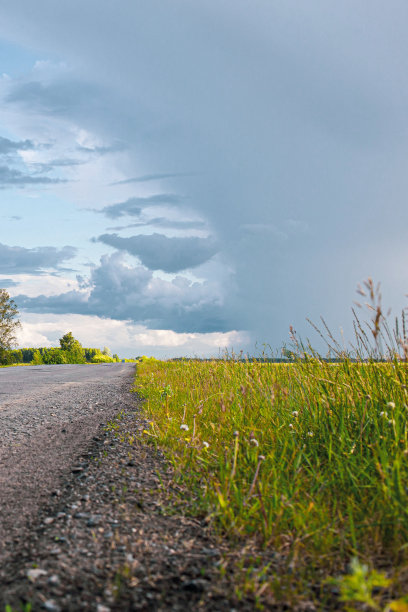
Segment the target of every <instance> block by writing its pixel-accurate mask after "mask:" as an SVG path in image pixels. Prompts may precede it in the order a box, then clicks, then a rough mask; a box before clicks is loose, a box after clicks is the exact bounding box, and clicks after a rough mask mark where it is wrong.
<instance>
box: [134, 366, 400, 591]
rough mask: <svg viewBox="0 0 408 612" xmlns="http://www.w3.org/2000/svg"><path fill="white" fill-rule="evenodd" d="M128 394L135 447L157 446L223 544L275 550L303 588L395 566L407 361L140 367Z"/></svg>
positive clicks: (398, 546) (398, 526)
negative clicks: (142, 424) (140, 403)
mask: <svg viewBox="0 0 408 612" xmlns="http://www.w3.org/2000/svg"><path fill="white" fill-rule="evenodd" d="M135 390H136V391H137V392H138V393H139V394H140V395H142V396H143V397H144V398H146V402H145V409H146V412H147V414H148V417H149V419H150V426H149V428H148V429H146V430H145V432H144V436H145V438H146V439H149V440H152V441H154V442H155V443H156V444H158V445H159V446H160V447H162V448H164V449H167V454H168V456H169V458H170V459H171V461H172V462H173V464H174V466H175V469H176V472H177V474H178V475H179V476H178V477H179V479H181V480H183V482H184V484H185V485H186V486H188V487H189V488H190V490H191V493H192V499H193V508H194V509H195V511H197V512H205V513H207V514H210V515H211V516H212V518H213V519H214V521H215V523H216V524H217V525H218V526H219V528H220V529H221V530H222V531H223V532H224V533H226V534H228V536H229V537H230V538H233V539H234V540H245V541H248V540H251V539H252V540H254V541H256V542H257V544H258V545H259V546H260V547H263V548H265V549H269V550H270V549H273V550H275V551H277V552H278V553H281V555H282V557H283V558H284V559H285V567H286V568H287V567H290V569H291V572H292V573H293V572H298V575H299V576H301V577H302V580H303V582H304V584H306V582H307V581H309V583H310V581H313V580H314V579H315V578H316V576H319V580H321V579H322V576H329V575H331V574H335V573H336V572H339V571H344V569H345V567H346V564H347V563H348V562H349V561H350V559H351V558H352V557H353V556H358V557H359V558H362V559H363V560H364V561H366V562H368V563H369V564H370V565H371V566H375V565H377V566H378V565H380V566H381V565H382V564H384V562H385V565H387V566H390V564H391V565H392V566H393V567H394V569H395V570H396V569H397V568H398V567H401V565H402V563H403V562H404V560H405V559H406V550H407V542H408V429H407V411H408V409H407V405H408V366H407V364H406V363H404V362H402V361H400V360H398V359H397V358H395V359H394V360H393V361H392V362H388V363H375V362H369V363H367V362H366V361H360V362H357V363H353V362H351V361H350V359H348V358H347V357H346V358H344V359H343V360H342V361H341V362H340V363H336V364H333V363H327V362H325V361H323V360H320V359H318V358H309V359H307V360H306V361H305V360H299V361H297V362H295V363H293V364H265V363H242V362H238V361H235V360H233V359H225V360H223V361H211V362H200V361H187V360H186V361H182V362H160V361H156V360H143V361H142V362H141V363H140V364H139V365H138V370H137V378H136V383H135ZM299 579H300V578H299Z"/></svg>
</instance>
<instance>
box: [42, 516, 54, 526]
mask: <svg viewBox="0 0 408 612" xmlns="http://www.w3.org/2000/svg"><path fill="white" fill-rule="evenodd" d="M53 522H54V518H53V517H52V516H47V517H46V518H45V519H44V520H43V523H44V525H51V523H53Z"/></svg>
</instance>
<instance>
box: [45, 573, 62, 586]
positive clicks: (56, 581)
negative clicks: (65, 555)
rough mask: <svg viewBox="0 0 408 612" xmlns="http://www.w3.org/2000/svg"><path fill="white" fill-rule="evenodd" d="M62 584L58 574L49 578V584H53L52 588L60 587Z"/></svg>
mask: <svg viewBox="0 0 408 612" xmlns="http://www.w3.org/2000/svg"><path fill="white" fill-rule="evenodd" d="M60 582H61V581H60V579H59V576H57V574H53V575H52V576H50V577H49V578H48V584H51V585H52V586H58V585H59V584H60Z"/></svg>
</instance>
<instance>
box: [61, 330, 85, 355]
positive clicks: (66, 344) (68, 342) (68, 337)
mask: <svg viewBox="0 0 408 612" xmlns="http://www.w3.org/2000/svg"><path fill="white" fill-rule="evenodd" d="M59 343H60V345H61V348H62V350H63V351H74V350H78V349H82V344H81V343H80V342H79V340H77V339H76V338H74V336H73V335H72V332H68V333H67V334H65V335H64V336H62V338H60V340H59Z"/></svg>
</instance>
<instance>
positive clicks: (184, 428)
mask: <svg viewBox="0 0 408 612" xmlns="http://www.w3.org/2000/svg"><path fill="white" fill-rule="evenodd" d="M180 429H182V430H183V431H188V425H186V423H182V424H181V425H180Z"/></svg>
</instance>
